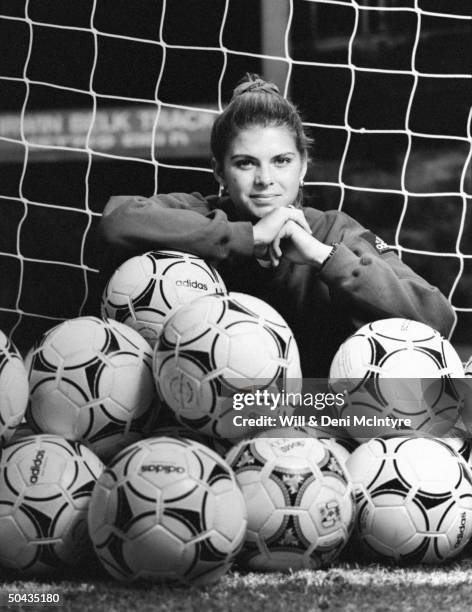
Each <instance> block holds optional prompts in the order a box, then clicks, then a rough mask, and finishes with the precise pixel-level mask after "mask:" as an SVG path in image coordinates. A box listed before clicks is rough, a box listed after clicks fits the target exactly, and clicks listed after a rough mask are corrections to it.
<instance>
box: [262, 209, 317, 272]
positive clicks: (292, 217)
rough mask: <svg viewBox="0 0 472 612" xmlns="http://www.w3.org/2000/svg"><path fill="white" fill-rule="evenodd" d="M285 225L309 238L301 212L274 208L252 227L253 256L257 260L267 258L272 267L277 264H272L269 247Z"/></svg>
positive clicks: (308, 227)
mask: <svg viewBox="0 0 472 612" xmlns="http://www.w3.org/2000/svg"><path fill="white" fill-rule="evenodd" d="M287 223H292V224H293V225H294V226H295V227H297V228H299V229H300V231H301V232H303V233H304V234H307V236H308V235H310V236H311V230H310V226H309V225H308V222H307V220H306V219H305V215H304V214H303V211H302V210H300V209H299V208H291V207H287V208H275V209H274V210H273V211H271V212H270V213H269V214H268V215H266V216H265V217H263V218H262V219H261V220H260V221H258V222H257V223H256V224H255V225H254V227H253V232H254V254H255V256H256V257H257V258H258V259H264V258H267V256H269V257H270V258H271V262H272V265H277V264H278V261H277V262H276V263H274V262H275V260H274V261H272V256H271V253H270V250H269V247H270V245H271V244H272V243H273V242H274V240H276V239H277V237H278V236H279V234H280V233H281V231H282V230H283V228H284V226H285V225H287ZM277 259H278V258H277Z"/></svg>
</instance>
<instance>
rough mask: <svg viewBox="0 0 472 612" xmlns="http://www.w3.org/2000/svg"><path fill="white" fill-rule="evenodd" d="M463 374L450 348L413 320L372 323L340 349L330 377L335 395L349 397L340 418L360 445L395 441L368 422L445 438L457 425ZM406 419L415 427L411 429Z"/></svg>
mask: <svg viewBox="0 0 472 612" xmlns="http://www.w3.org/2000/svg"><path fill="white" fill-rule="evenodd" d="M463 376H464V369H463V366H462V362H461V360H460V357H459V355H458V354H457V353H456V351H455V350H454V348H453V347H452V345H451V343H450V342H449V341H448V340H446V339H445V338H443V337H442V336H441V334H440V333H439V332H438V331H436V330H434V329H433V328H431V327H429V326H428V325H425V324H424V323H419V322H418V321H411V320H409V319H400V318H392V319H382V320H379V321H375V322H373V323H368V324H367V325H364V326H363V327H361V328H360V329H359V330H358V331H357V332H356V333H355V334H353V335H352V336H350V337H349V338H348V339H347V340H346V341H345V342H344V343H343V344H342V345H341V346H340V348H339V350H338V352H337V353H336V355H335V357H334V359H333V362H332V364H331V368H330V372H329V382H330V386H331V388H332V389H333V390H336V391H344V392H345V402H344V405H343V406H341V407H340V408H339V409H338V410H339V416H340V417H341V418H343V419H346V418H348V417H349V419H348V424H347V425H346V423H345V422H342V423H341V425H344V426H345V428H346V430H347V431H348V432H349V433H350V434H351V435H352V436H353V437H354V438H357V439H365V438H370V437H375V436H382V435H389V434H390V435H393V434H394V433H395V431H396V429H395V427H390V426H388V425H386V426H385V425H384V424H382V423H381V422H380V421H378V420H377V421H376V422H380V423H381V424H380V425H378V426H377V425H375V424H372V423H373V421H372V420H369V421H366V423H367V424H366V425H362V422H359V419H360V418H365V419H372V418H376V419H385V418H386V417H389V418H392V419H402V420H403V421H402V427H400V429H403V430H406V431H417V430H419V431H420V432H423V433H425V434H431V435H437V436H442V435H446V434H447V432H448V431H449V430H450V429H451V427H452V426H453V425H454V424H455V422H456V421H457V418H458V416H459V407H460V406H461V404H462V402H463V398H462V396H461V385H460V383H459V382H458V379H463ZM406 419H409V420H410V421H411V424H410V425H409V426H408V425H406V424H405V421H406Z"/></svg>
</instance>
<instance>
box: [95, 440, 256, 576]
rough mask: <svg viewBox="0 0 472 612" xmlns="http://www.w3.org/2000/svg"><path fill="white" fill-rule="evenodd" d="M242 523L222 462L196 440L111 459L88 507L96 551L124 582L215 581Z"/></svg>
mask: <svg viewBox="0 0 472 612" xmlns="http://www.w3.org/2000/svg"><path fill="white" fill-rule="evenodd" d="M246 522H247V521H246V508H245V505H244V500H243V496H242V494H241V491H240V490H239V487H238V485H237V484H236V480H235V478H234V474H233V473H232V471H231V470H230V469H229V467H228V465H227V464H226V462H225V461H224V460H223V459H222V458H221V457H219V456H218V455H217V454H216V453H215V452H213V451H212V450H210V449H209V448H206V447H205V446H203V445H202V444H199V443H198V442H195V441H191V440H185V439H183V438H180V439H176V438H170V437H165V436H163V437H156V438H149V439H148V440H142V441H140V442H137V443H135V444H133V445H132V446H130V447H128V448H127V449H125V450H124V451H122V452H121V453H120V454H119V455H117V456H116V457H115V458H114V460H113V462H112V463H111V465H109V466H108V468H107V469H106V470H105V471H104V473H103V475H102V476H101V477H100V479H99V480H98V482H97V485H96V487H95V490H94V492H93V495H92V501H91V503H90V508H89V532H90V535H91V538H92V541H93V544H94V547H95V551H96V553H97V555H98V557H99V559H100V561H101V562H102V564H103V566H104V567H105V568H106V569H107V570H108V572H109V573H110V574H111V575H112V576H113V577H114V578H117V579H118V580H123V581H131V580H136V579H145V580H150V581H154V582H160V581H171V582H173V581H180V582H185V583H192V584H199V585H201V584H209V583H211V582H214V581H215V580H217V579H218V578H219V577H220V576H222V575H223V574H224V573H225V572H226V571H227V570H228V568H229V567H230V565H231V563H232V561H233V558H234V556H235V554H236V553H237V552H238V550H239V548H240V545H241V543H242V541H243V539H244V534H245V531H246Z"/></svg>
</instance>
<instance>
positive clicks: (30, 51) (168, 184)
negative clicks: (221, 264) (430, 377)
mask: <svg viewBox="0 0 472 612" xmlns="http://www.w3.org/2000/svg"><path fill="white" fill-rule="evenodd" d="M468 5H469V3H466V2H461V1H459V0H448V1H447V2H446V1H445V0H356V1H351V0H259V2H257V1H256V2H254V0H198V1H197V0H179V2H170V1H169V0H141V1H140V2H139V3H137V4H136V3H131V2H125V1H124V0H119V1H116V0H115V1H113V2H112V1H111V0H87V1H85V2H80V3H77V2H72V1H70V0H69V1H67V2H63V1H61V2H60V1H59V0H53V1H51V2H48V3H42V2H38V1H36V0H24V1H20V2H15V3H11V4H10V3H2V5H1V7H0V211H1V215H0V217H1V225H2V231H1V232H0V278H1V284H0V329H2V330H3V331H4V332H5V333H7V334H9V335H10V337H11V338H12V339H13V341H14V342H15V343H16V344H17V345H18V346H19V347H20V348H21V350H22V351H26V350H28V348H29V347H30V346H31V345H32V343H33V342H34V341H35V340H36V339H37V338H38V336H39V335H40V333H42V332H43V331H45V330H46V329H48V328H50V327H52V326H53V325H55V324H56V323H58V322H60V321H62V320H64V319H67V318H71V317H75V316H79V315H81V314H98V313H97V304H98V296H99V295H100V293H101V289H102V286H101V282H102V280H101V278H100V275H99V268H100V259H101V252H102V251H103V249H104V248H105V247H104V245H103V244H99V243H98V242H97V240H96V235H95V229H96V227H97V224H98V221H99V218H100V215H101V213H102V210H103V207H104V205H105V203H106V201H107V199H108V198H109V197H110V196H112V195H117V194H124V193H128V194H142V195H152V194H154V193H158V192H168V191H186V190H188V191H201V192H202V193H204V194H209V193H216V191H217V185H216V183H215V181H214V179H213V177H212V173H211V168H210V163H209V157H210V152H209V146H208V138H209V130H210V128H211V124H212V122H213V120H214V118H215V116H216V114H217V113H218V112H219V111H220V110H221V109H222V108H223V106H224V104H225V103H226V102H227V101H228V99H229V95H230V93H231V89H232V87H233V86H234V84H235V83H236V81H237V80H238V79H239V78H241V76H242V75H243V74H244V72H246V71H253V72H260V73H262V74H263V76H264V77H265V78H267V79H271V80H274V81H275V82H276V83H277V84H278V85H279V87H280V88H281V90H282V91H283V92H284V93H286V94H288V95H290V97H291V98H292V99H293V101H294V102H295V104H296V105H297V106H298V108H299V109H300V110H301V112H302V116H303V118H304V122H305V124H306V127H307V129H308V130H309V131H310V133H311V135H312V136H313V137H314V140H315V144H314V148H313V151H312V154H311V158H312V161H311V164H310V169H309V173H308V175H307V181H306V186H307V187H306V188H307V190H308V191H309V192H311V193H312V194H313V195H314V196H315V197H316V201H317V205H318V206H319V208H321V209H324V210H326V209H330V208H334V209H340V210H344V211H346V212H347V213H349V214H351V215H352V216H354V217H355V218H356V219H358V220H359V221H360V222H361V223H363V224H364V225H366V226H367V227H369V228H370V229H372V230H373V231H374V232H376V233H378V234H379V235H380V236H381V237H382V238H383V239H384V240H385V241H386V242H387V243H388V244H390V245H393V246H395V248H396V249H397V250H398V253H399V255H400V256H401V257H402V258H403V259H404V260H405V261H406V263H408V264H409V265H411V266H412V267H413V268H414V269H415V270H417V271H418V272H419V273H420V274H422V275H423V276H424V277H425V278H426V279H427V280H428V281H430V282H431V283H432V284H434V285H437V286H439V287H440V289H441V291H442V292H443V293H444V294H445V295H446V296H447V297H448V299H449V300H450V301H451V304H452V306H453V307H454V311H455V313H456V315H457V321H456V325H455V328H454V331H453V333H452V336H451V339H452V342H453V343H454V345H455V346H456V347H458V348H460V347H461V346H462V345H468V346H469V347H470V346H472V135H471V132H472V125H471V124H472V114H471V100H472V75H471V73H470V52H469V51H468V47H469V45H470V33H471V25H472V15H471V11H470V6H468ZM464 350H468V349H464ZM463 356H464V357H465V356H466V355H465V354H464V355H463Z"/></svg>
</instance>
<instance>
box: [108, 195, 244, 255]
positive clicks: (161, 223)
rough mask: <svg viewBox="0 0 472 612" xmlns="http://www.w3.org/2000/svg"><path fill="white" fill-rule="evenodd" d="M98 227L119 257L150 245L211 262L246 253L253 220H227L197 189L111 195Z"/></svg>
mask: <svg viewBox="0 0 472 612" xmlns="http://www.w3.org/2000/svg"><path fill="white" fill-rule="evenodd" d="M99 232H100V233H101V236H102V237H103V238H104V240H105V241H106V242H107V243H108V244H109V245H111V247H112V248H114V249H116V250H118V251H119V252H121V254H122V255H123V257H125V256H127V257H131V256H132V255H133V254H137V253H143V252H145V251H148V250H152V249H159V248H162V249H176V250H181V251H186V252H189V253H193V254H194V255H198V256H200V257H202V258H204V259H207V260H209V261H210V262H212V263H218V262H220V261H222V260H224V259H226V258H228V257H230V256H243V257H250V256H252V254H253V250H254V239H253V231H252V225H251V223H249V222H230V221H228V218H227V215H226V213H225V212H224V211H222V210H220V209H216V208H215V209H213V210H212V209H211V207H210V204H209V202H208V200H207V199H206V198H204V197H203V196H201V195H200V194H198V193H191V194H185V193H173V194H167V195H157V196H153V197H151V198H145V197H140V196H114V197H112V198H111V199H110V200H109V201H108V203H107V205H106V206H105V209H104V212H103V216H102V218H101V221H100V225H99Z"/></svg>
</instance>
